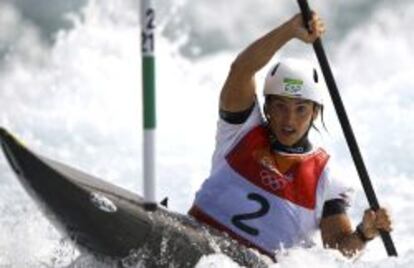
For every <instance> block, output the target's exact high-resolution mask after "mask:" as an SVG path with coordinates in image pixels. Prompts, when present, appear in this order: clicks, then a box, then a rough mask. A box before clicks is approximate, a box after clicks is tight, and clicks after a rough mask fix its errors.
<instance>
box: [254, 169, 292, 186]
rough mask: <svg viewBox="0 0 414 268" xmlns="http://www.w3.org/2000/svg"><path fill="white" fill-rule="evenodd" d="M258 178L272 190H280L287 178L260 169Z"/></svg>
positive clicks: (285, 183)
mask: <svg viewBox="0 0 414 268" xmlns="http://www.w3.org/2000/svg"><path fill="white" fill-rule="evenodd" d="M260 179H261V180H262V183H263V184H264V185H265V186H267V187H270V188H271V189H272V190H273V191H277V190H281V189H283V188H285V187H286V185H287V180H286V179H285V178H283V177H281V176H278V175H276V174H274V173H272V172H270V171H268V170H261V171H260Z"/></svg>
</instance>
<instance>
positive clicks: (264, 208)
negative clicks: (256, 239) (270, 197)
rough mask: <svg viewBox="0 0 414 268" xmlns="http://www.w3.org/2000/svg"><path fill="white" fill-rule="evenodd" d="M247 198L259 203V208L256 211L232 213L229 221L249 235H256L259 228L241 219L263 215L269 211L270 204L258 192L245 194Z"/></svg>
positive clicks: (250, 218)
mask: <svg viewBox="0 0 414 268" xmlns="http://www.w3.org/2000/svg"><path fill="white" fill-rule="evenodd" d="M247 198H248V199H249V200H253V201H256V202H258V203H259V204H260V205H261V208H260V209H259V210H258V211H255V212H251V213H246V214H238V215H234V216H233V217H232V218H231V222H232V223H233V224H234V226H236V227H237V228H239V229H240V230H242V231H244V232H246V233H248V234H250V235H254V236H257V235H259V230H257V229H256V228H254V227H251V226H249V225H247V224H245V223H244V222H243V221H246V220H252V219H257V218H260V217H263V216H264V215H266V214H267V213H268V212H269V209H270V205H269V202H268V201H267V199H266V198H264V197H263V196H261V195H259V194H255V193H250V194H248V195H247Z"/></svg>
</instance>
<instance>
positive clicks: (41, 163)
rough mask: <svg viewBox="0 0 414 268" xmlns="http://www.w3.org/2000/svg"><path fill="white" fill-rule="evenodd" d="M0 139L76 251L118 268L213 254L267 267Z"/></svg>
mask: <svg viewBox="0 0 414 268" xmlns="http://www.w3.org/2000/svg"><path fill="white" fill-rule="evenodd" d="M0 139H1V145H2V148H3V151H4V153H5V155H6V158H7V160H8V162H9V164H10V166H11V167H12V169H13V171H14V173H15V174H16V175H17V177H18V179H19V181H20V182H21V184H22V185H23V186H24V188H25V189H26V191H27V192H28V193H29V195H30V196H31V197H32V198H33V199H34V200H35V202H36V203H37V204H39V206H40V207H41V209H42V211H43V212H44V214H45V216H46V217H47V218H48V219H49V220H50V221H51V222H52V223H53V224H54V226H56V227H57V229H58V230H60V231H61V232H63V235H65V236H68V237H69V238H70V239H71V240H72V241H74V243H75V245H77V246H78V248H79V250H81V251H87V252H89V253H92V254H94V255H96V256H97V257H98V258H99V257H103V258H110V259H114V260H119V263H120V265H121V266H122V265H123V263H124V262H125V260H130V259H131V256H133V258H132V259H134V260H133V261H136V262H137V263H139V264H140V265H142V266H144V267H194V266H195V265H196V264H197V263H198V261H199V260H200V258H201V257H202V256H206V255H209V254H214V253H222V254H225V255H227V256H229V257H230V258H231V259H233V260H234V261H235V262H237V263H238V264H239V265H242V266H245V267H267V264H269V259H268V258H267V257H264V256H261V255H259V254H258V253H257V252H255V251H252V250H251V249H248V248H246V247H244V246H242V245H240V244H239V243H237V242H235V241H234V240H232V239H230V238H229V237H227V236H225V235H223V234H221V233H219V232H217V231H215V230H212V229H211V228H209V227H208V226H206V225H203V224H200V223H198V222H196V221H195V220H194V219H192V218H191V217H189V216H187V215H183V214H179V213H175V212H172V211H169V210H167V209H166V208H163V207H161V206H157V208H156V209H155V210H154V211H149V210H148V209H146V207H145V203H144V200H143V199H142V198H141V197H140V196H138V195H136V194H134V193H132V192H129V191H127V190H125V189H122V188H120V187H117V186H115V185H113V184H110V183H108V182H105V181H103V180H101V179H98V178H95V177H93V176H91V175H88V174H86V173H84V172H81V171H79V170H76V169H74V168H71V167H69V166H67V165H64V164H61V163H59V162H56V161H53V160H50V159H47V158H45V157H43V156H40V155H38V154H35V153H33V152H32V151H30V150H29V149H28V148H26V147H25V146H24V145H22V144H21V143H20V142H19V141H18V140H17V139H16V138H14V137H13V136H12V135H11V134H10V133H9V132H7V131H6V130H5V129H3V128H0ZM129 265H130V263H129Z"/></svg>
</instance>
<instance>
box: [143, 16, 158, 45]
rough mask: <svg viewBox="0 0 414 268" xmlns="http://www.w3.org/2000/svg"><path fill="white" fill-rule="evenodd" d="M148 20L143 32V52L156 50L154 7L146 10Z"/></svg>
mask: <svg viewBox="0 0 414 268" xmlns="http://www.w3.org/2000/svg"><path fill="white" fill-rule="evenodd" d="M145 14H146V21H145V25H144V26H145V28H144V30H143V32H142V52H144V53H147V52H153V51H154V33H153V30H154V29H155V25H154V19H155V11H154V9H148V10H147V11H146V13H145Z"/></svg>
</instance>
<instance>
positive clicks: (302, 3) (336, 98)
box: [298, 0, 397, 256]
mask: <svg viewBox="0 0 414 268" xmlns="http://www.w3.org/2000/svg"><path fill="white" fill-rule="evenodd" d="M298 4H299V7H300V9H301V12H302V16H303V20H304V22H305V23H307V22H308V21H309V20H310V19H311V14H312V13H311V10H310V8H309V5H308V2H307V0H298ZM306 26H307V28H308V29H309V25H306ZM313 48H314V51H315V53H316V56H317V58H318V61H319V64H320V66H321V70H322V73H323V76H324V77H325V82H326V85H327V86H328V90H329V94H330V96H331V99H332V102H333V104H334V107H335V110H336V113H337V115H338V118H339V122H340V124H341V127H342V131H343V132H344V135H345V138H346V141H347V143H348V147H349V150H350V152H351V155H352V159H353V160H354V163H355V167H356V169H357V171H358V175H359V178H360V179H361V183H362V187H363V189H364V191H365V194H366V196H367V199H368V203H369V205H370V207H371V208H372V209H373V210H378V208H379V207H380V206H379V203H378V199H377V197H376V194H375V192H374V189H373V187H372V184H371V180H370V178H369V175H368V171H367V169H366V167H365V164H364V161H363V159H362V155H361V152H360V150H359V147H358V144H357V141H356V139H355V135H354V132H353V130H352V127H351V124H350V122H349V120H348V116H347V114H346V111H345V107H344V104H343V103H342V99H341V96H340V95H339V91H338V87H337V86H336V83H335V79H334V76H333V74H332V71H331V68H330V66H329V62H328V59H327V57H326V54H325V50H324V48H323V46H322V41H321V39H320V38H318V39H317V40H316V41H315V42H314V43H313ZM380 235H381V238H382V241H383V243H384V246H385V249H386V250H387V253H388V256H397V250H396V249H395V246H394V243H393V241H392V238H391V235H390V234H389V233H388V232H385V231H381V232H380Z"/></svg>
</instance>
